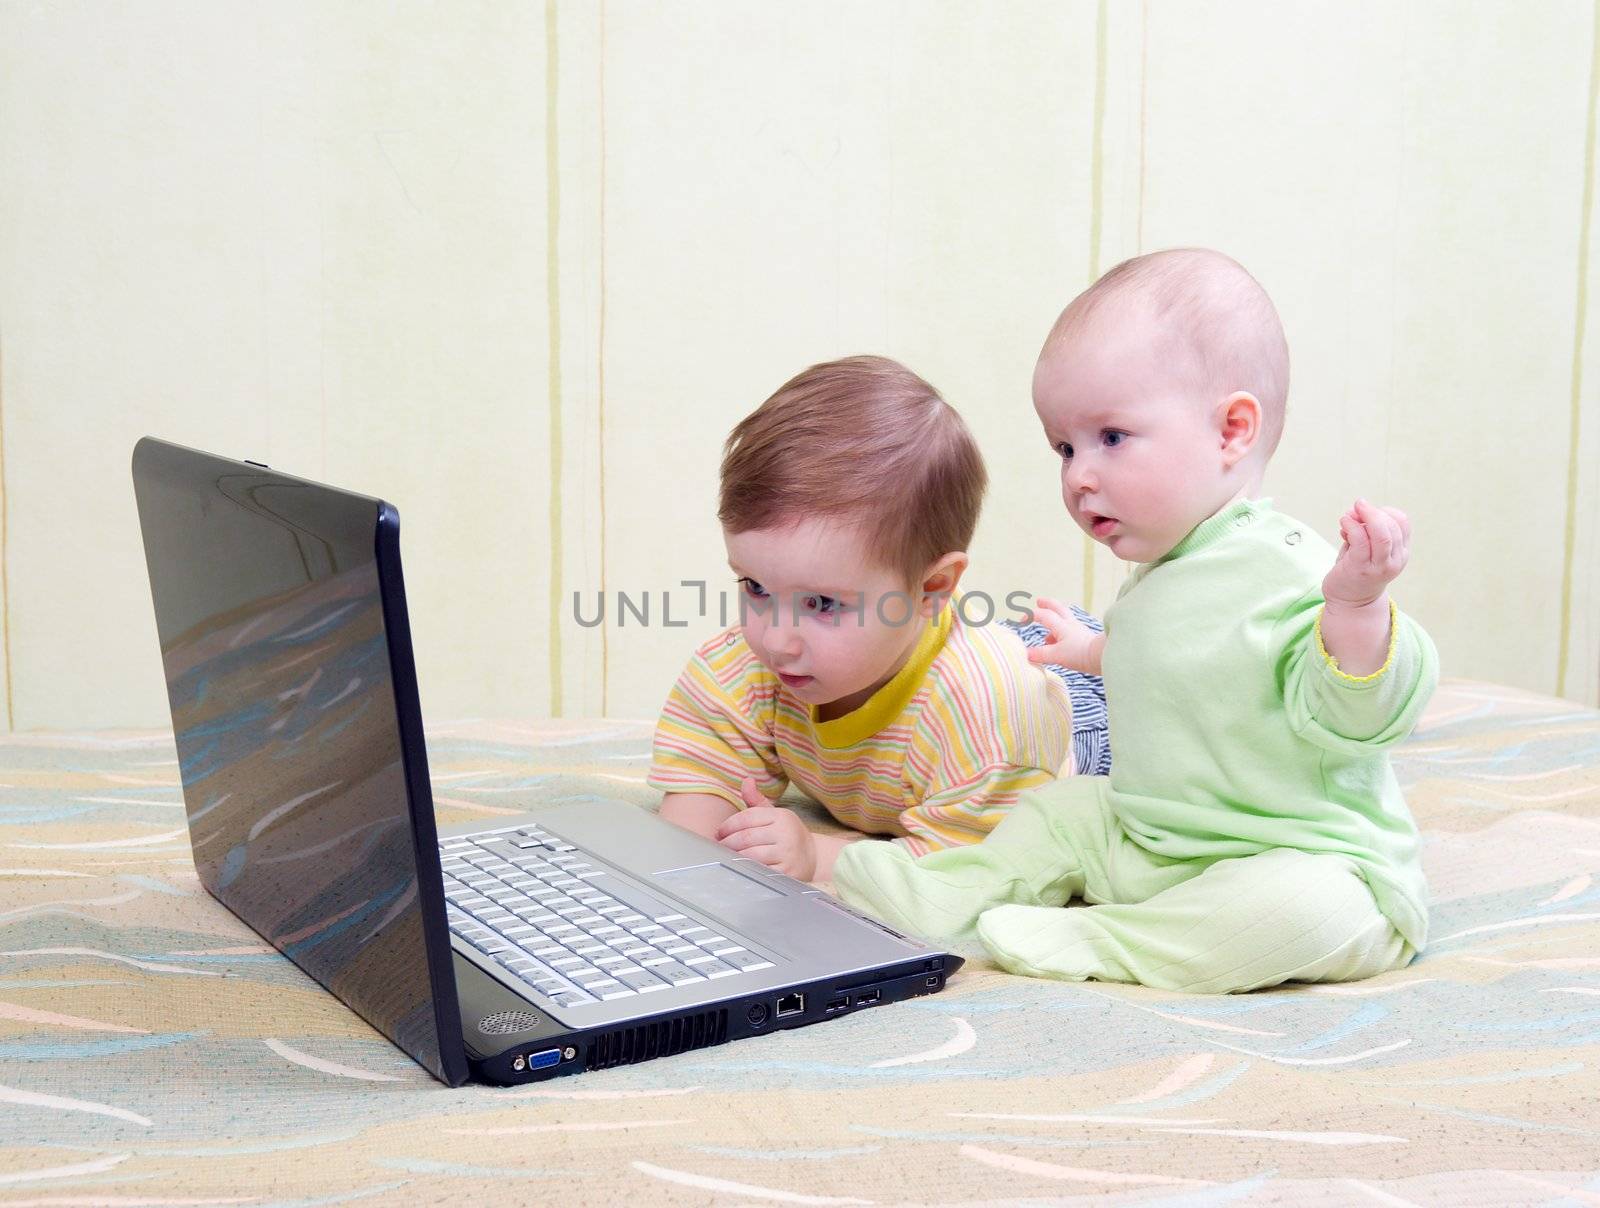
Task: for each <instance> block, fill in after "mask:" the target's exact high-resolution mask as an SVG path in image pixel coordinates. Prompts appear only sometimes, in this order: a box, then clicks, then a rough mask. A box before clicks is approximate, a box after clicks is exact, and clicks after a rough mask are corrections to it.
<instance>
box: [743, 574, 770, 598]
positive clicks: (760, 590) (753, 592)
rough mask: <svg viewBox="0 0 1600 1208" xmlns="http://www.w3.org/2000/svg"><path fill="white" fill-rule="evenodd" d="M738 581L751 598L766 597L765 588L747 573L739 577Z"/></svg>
mask: <svg viewBox="0 0 1600 1208" xmlns="http://www.w3.org/2000/svg"><path fill="white" fill-rule="evenodd" d="M739 582H740V584H742V585H743V587H744V590H745V593H746V594H747V595H748V596H749V597H750V598H751V599H752V600H765V599H766V598H767V589H766V588H765V587H762V586H761V584H759V583H757V582H756V581H755V580H754V579H752V578H750V577H749V576H748V575H747V576H745V577H744V578H742V579H740V580H739Z"/></svg>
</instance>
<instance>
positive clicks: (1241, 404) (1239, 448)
mask: <svg viewBox="0 0 1600 1208" xmlns="http://www.w3.org/2000/svg"><path fill="white" fill-rule="evenodd" d="M1217 421H1218V422H1217V427H1218V432H1219V435H1220V436H1221V438H1222V457H1223V460H1224V461H1225V462H1226V463H1227V464H1228V465H1230V466H1232V465H1236V464H1237V463H1239V462H1241V461H1243V460H1244V458H1245V456H1246V454H1248V453H1249V452H1250V450H1251V449H1253V448H1255V444H1256V439H1257V438H1258V437H1259V436H1260V435H1261V403H1260V400H1258V399H1257V398H1256V396H1255V395H1253V394H1251V393H1250V392H1249V391H1248V390H1235V391H1234V392H1233V393H1232V394H1230V395H1229V396H1228V397H1227V398H1225V399H1223V400H1222V403H1221V405H1220V406H1219V407H1218V408H1217Z"/></svg>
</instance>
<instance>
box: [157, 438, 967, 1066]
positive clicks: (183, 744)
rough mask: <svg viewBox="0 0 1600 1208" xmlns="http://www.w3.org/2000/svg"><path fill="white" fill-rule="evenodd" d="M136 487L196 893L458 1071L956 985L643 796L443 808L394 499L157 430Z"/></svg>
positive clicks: (930, 958) (938, 963) (904, 948)
mask: <svg viewBox="0 0 1600 1208" xmlns="http://www.w3.org/2000/svg"><path fill="white" fill-rule="evenodd" d="M133 483H134V493H135V496H136V497H137V501H138V510H139V525H140V529H141V531H142V534H143V538H144V550H145V560H146V565H147V568H148V570H149V575H150V594H151V596H152V598H153V600H154V603H155V616H156V629H157V632H158V634H159V636H160V642H161V657H162V663H163V667H164V670H165V674H166V681H167V696H168V701H169V703H170V705H171V709H172V728H173V736H174V738H175V739H176V742H177V749H178V762H179V769H180V773H181V776H182V780H183V795H184V803H185V808H186V811H187V815H188V824H189V838H190V843H191V846H192V847H193V849H194V860H195V868H196V870H197V872H198V873H199V876H200V880H201V882H202V884H204V885H205V887H206V889H207V890H208V891H209V892H210V893H211V894H212V895H213V896H214V897H216V898H217V900H218V901H220V902H221V903H222V904H223V905H224V906H226V907H227V908H228V909H229V910H231V911H232V912H233V913H234V914H236V915H237V916H238V917H239V918H240V919H241V920H243V921H244V922H245V923H246V924H248V925H249V926H250V927H251V928H252V929H253V930H254V931H255V932H256V933H257V934H259V935H260V936H261V937H262V938H263V939H265V940H266V941H267V942H269V943H271V944H272V945H273V946H274V947H275V948H277V949H278V951H280V952H282V953H283V954H284V955H285V956H287V957H288V958H289V959H290V960H292V961H294V962H295V964H297V965H299V966H300V968H301V969H303V970H304V971H305V972H306V973H307V974H309V975H310V976H311V977H313V978H315V979H316V980H317V981H318V982H320V983H321V984H322V985H323V986H325V987H326V988H327V989H328V990H329V991H331V992H332V993H333V994H335V995H336V996H338V998H339V999H340V1000H342V1001H343V1002H344V1003H345V1004H346V1005H347V1006H349V1007H350V1008H351V1009H352V1010H354V1011H355V1012H357V1013H358V1014H360V1015H361V1016H362V1017H363V1018H365V1019H366V1020H367V1021H368V1022H369V1023H371V1024H372V1025H373V1026H374V1027H375V1028H377V1029H378V1030H379V1031H380V1032H382V1033H383V1034H384V1035H385V1036H387V1037H388V1038H389V1039H390V1040H391V1041H393V1042H394V1043H395V1044H396V1045H397V1046H398V1047H399V1048H401V1049H402V1050H404V1051H405V1052H406V1053H408V1054H410V1055H411V1057H412V1058H414V1059H415V1060H416V1061H417V1062H418V1063H419V1064H420V1065H422V1066H423V1067H424V1068H425V1069H427V1070H428V1071H429V1072H430V1073H432V1074H433V1075H434V1076H435V1077H437V1078H438V1079H440V1080H441V1081H443V1082H445V1083H446V1084H448V1085H450V1086H458V1085H460V1084H461V1083H463V1082H465V1081H466V1080H468V1079H469V1078H474V1079H477V1080H479V1081H484V1082H491V1083H497V1084H512V1083H519V1082H527V1081H534V1080H540V1079H546V1078H554V1077H560V1076H563V1075H568V1074H578V1073H582V1072H584V1071H587V1070H597V1069H605V1068H608V1067H611V1066H616V1065H623V1064H629V1063H632V1062H638V1061H646V1060H649V1059H652V1058H656V1057H666V1056H669V1055H673V1054H677V1053H683V1052H686V1051H689V1050H692V1049H699V1048H704V1047H706V1046H709V1045H717V1044H722V1043H724V1042H726V1041H730V1040H738V1039H743V1038H745V1037H749V1036H759V1035H763V1034H765V1033H768V1032H772V1031H774V1030H776V1029H782V1028H793V1027H799V1026H801V1025H804V1024H812V1023H818V1022H821V1021H824V1020H828V1019H832V1018H836V1017H838V1016H841V1015H846V1014H851V1013H854V1012H856V1011H860V1010H864V1009H869V1008H876V1007H878V1006H879V1005H881V1004H886V1003H892V1002H896V1001H899V1000H903V999H907V998H911V997H914V996H917V995H922V994H930V993H934V992H936V991H938V990H940V989H942V988H943V987H944V985H945V980H946V978H948V977H949V975H950V974H951V973H953V972H954V971H955V970H956V969H958V968H959V967H960V966H961V963H962V961H961V959H960V958H959V957H957V956H954V955H952V954H950V953H947V952H943V951H940V950H938V949H935V948H931V947H929V946H927V945H925V944H923V943H921V942H919V941H917V940H916V939H913V938H910V937H907V936H904V935H901V934H899V933H898V932H895V931H893V930H892V929H890V928H888V927H886V926H884V925H883V924H881V923H878V922H876V921H875V920H873V919H870V918H868V917H867V916H865V915H861V914H858V913H856V912H855V911H853V910H851V909H850V908H849V907H847V906H845V905H843V904H842V903H840V902H838V901H837V900H835V899H834V898H831V897H829V896H828V895H826V894H824V893H822V892H820V891H819V890H817V889H815V888H814V887H812V886H810V885H807V884H804V883H802V882H800V881H796V880H793V879H791V878H789V877H787V876H784V875H783V874H781V873H778V872H775V871H773V870H772V869H769V868H767V867H765V866H764V865H762V864H759V863H757V862H755V861H752V860H749V859H744V858H741V857H739V856H737V855H736V854H735V853H733V852H731V851H729V850H728V849H726V848H724V847H722V846H720V845H719V844H717V843H714V842H712V841H710V840H708V839H703V838H701V837H699V836H697V835H693V834H691V833H689V832H688V831H685V830H681V829H680V828H678V827H676V826H673V825H672V824H670V823H667V822H664V821H662V820H660V819H659V818H657V817H655V816H654V815H653V814H650V813H649V812H647V811H646V810H643V809H640V808H639V807H637V806H633V805H629V804H627V803H625V802H620V801H611V800H604V799H591V800H586V801H585V802H584V803H582V804H573V805H564V806H554V807H550V808H546V809H542V810H539V811H537V812H530V813H529V814H527V815H526V816H524V817H516V818H511V819H509V820H507V819H503V818H501V819H497V820H496V821H495V822H494V823H493V824H492V825H484V824H476V823H469V824H466V825H461V826H453V827H449V828H446V829H444V830H442V831H441V830H438V829H437V828H436V827H435V823H434V816H433V797H432V790H431V786H430V783H429V779H428V757H427V750H426V747H425V744H424V742H423V733H422V711H421V707H420V705H419V703H418V699H417V680H416V671H415V665H414V663H413V661H412V652H411V633H410V628H409V625H408V622H407V616H406V600H405V589H404V585H403V582H402V578H401V572H400V521H399V515H398V513H397V512H396V511H395V509H394V508H393V507H391V506H390V505H389V504H387V503H384V502H383V501H381V500H379V499H374V498H371V497H368V496H364V495H359V494H356V493H353V492H350V491H343V490H339V489H337V488H334V487H328V486H323V485H320V484H318V483H314V482H308V481H306V480H305V479H301V478H294V477H291V476H290V475H287V474H281V473H277V472H275V471H273V470H271V469H269V468H268V467H267V466H265V465H263V464H260V463H257V462H252V461H232V460H228V459H226V458H222V457H216V456H212V455H211V454H207V453H202V452H198V451H196V450H193V449H186V448H183V447H181V446H178V445H174V444H169V443H167V442H165V441H161V440H156V439H154V438H152V437H146V438H145V439H143V440H141V441H139V443H138V444H137V445H136V446H135V448H134V451H133Z"/></svg>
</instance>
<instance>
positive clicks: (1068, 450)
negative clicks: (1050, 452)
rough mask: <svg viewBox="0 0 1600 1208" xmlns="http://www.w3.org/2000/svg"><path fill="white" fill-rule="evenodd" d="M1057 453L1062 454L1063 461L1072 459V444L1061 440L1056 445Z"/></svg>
mask: <svg viewBox="0 0 1600 1208" xmlns="http://www.w3.org/2000/svg"><path fill="white" fill-rule="evenodd" d="M1056 453H1057V454H1058V455H1059V456H1060V458H1061V460H1062V461H1071V460H1072V446H1071V445H1069V444H1068V443H1067V442H1066V441H1061V442H1060V443H1059V444H1057V445H1056Z"/></svg>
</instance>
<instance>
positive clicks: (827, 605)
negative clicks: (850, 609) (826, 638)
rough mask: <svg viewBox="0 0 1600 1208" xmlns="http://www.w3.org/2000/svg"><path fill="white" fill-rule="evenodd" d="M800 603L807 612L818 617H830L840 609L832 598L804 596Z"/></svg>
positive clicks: (839, 605) (837, 602)
mask: <svg viewBox="0 0 1600 1208" xmlns="http://www.w3.org/2000/svg"><path fill="white" fill-rule="evenodd" d="M801 603H803V604H804V605H805V607H806V611H807V612H809V613H814V614H816V615H817V616H819V617H826V616H832V615H833V614H834V613H836V612H838V611H839V609H840V608H841V607H842V605H841V604H840V603H839V601H838V600H836V599H834V598H833V597H832V596H806V597H805V598H804V599H803V600H802V601H801Z"/></svg>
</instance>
